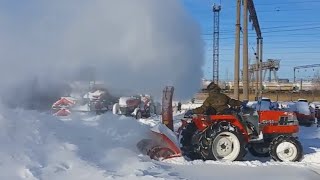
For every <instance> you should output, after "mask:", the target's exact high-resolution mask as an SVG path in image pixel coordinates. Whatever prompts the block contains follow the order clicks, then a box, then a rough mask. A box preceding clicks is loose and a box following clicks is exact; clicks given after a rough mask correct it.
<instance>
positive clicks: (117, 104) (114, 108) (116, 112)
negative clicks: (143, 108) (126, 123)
mask: <svg viewBox="0 0 320 180" xmlns="http://www.w3.org/2000/svg"><path fill="white" fill-rule="evenodd" d="M119 109H120V106H119V103H115V104H114V105H113V107H112V113H113V114H118V113H119Z"/></svg>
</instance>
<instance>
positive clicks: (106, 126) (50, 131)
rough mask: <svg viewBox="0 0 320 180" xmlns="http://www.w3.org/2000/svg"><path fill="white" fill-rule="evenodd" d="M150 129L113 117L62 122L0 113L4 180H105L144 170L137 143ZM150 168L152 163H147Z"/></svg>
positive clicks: (22, 112)
mask: <svg viewBox="0 0 320 180" xmlns="http://www.w3.org/2000/svg"><path fill="white" fill-rule="evenodd" d="M147 132H148V128H147V127H145V126H143V125H141V124H138V123H137V122H136V121H134V120H133V119H131V118H126V117H121V118H119V117H115V116H113V115H111V114H107V115H103V116H99V117H92V118H85V117H84V116H78V117H77V116H74V117H72V119H71V120H69V121H61V120H59V119H57V118H54V117H52V116H50V115H47V114H43V113H38V112H35V111H25V110H8V109H5V108H1V109H0V144H1V148H0V159H1V163H0V167H1V169H2V171H1V173H0V179H23V178H26V179H88V178H93V179H102V178H106V177H108V176H113V175H116V174H121V175H122V176H124V175H126V174H132V173H133V171H135V170H136V169H137V168H139V166H143V163H140V164H137V163H138V162H140V160H139V158H138V154H139V153H138V151H137V149H136V143H137V142H138V141H139V140H141V139H142V138H145V137H146V136H147ZM146 164H148V163H146Z"/></svg>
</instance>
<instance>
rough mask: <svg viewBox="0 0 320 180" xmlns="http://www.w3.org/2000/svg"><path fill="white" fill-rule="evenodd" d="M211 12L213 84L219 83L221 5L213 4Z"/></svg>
mask: <svg viewBox="0 0 320 180" xmlns="http://www.w3.org/2000/svg"><path fill="white" fill-rule="evenodd" d="M212 10H213V79H212V80H213V82H215V83H216V84H218V83H219V24H220V22H219V20H220V10H221V5H217V4H214V5H213V7H212Z"/></svg>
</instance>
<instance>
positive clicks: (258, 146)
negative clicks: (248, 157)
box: [248, 143, 270, 157]
mask: <svg viewBox="0 0 320 180" xmlns="http://www.w3.org/2000/svg"><path fill="white" fill-rule="evenodd" d="M248 151H249V152H250V153H251V154H252V155H253V156H256V157H269V156H270V153H269V144H266V143H252V144H249V145H248Z"/></svg>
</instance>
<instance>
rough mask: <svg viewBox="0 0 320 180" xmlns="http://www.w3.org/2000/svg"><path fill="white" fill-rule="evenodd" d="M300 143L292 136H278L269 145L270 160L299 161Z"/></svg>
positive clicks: (301, 154)
mask: <svg viewBox="0 0 320 180" xmlns="http://www.w3.org/2000/svg"><path fill="white" fill-rule="evenodd" d="M302 152H303V150H302V145H301V143H300V142H299V141H298V140H297V139H296V138H294V137H292V136H282V135H281V136H278V137H276V138H275V139H273V141H272V142H271V144H270V147H269V153H270V155H271V157H272V159H274V160H276V161H281V162H289V161H291V162H295V161H300V160H301V159H302V156H303V153H302Z"/></svg>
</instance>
